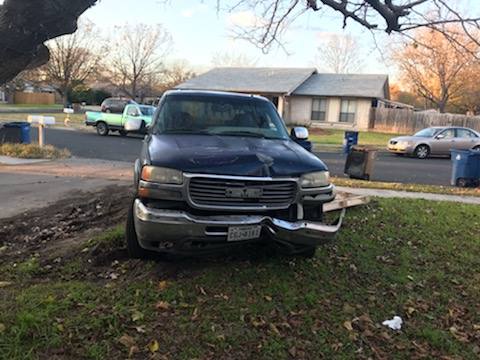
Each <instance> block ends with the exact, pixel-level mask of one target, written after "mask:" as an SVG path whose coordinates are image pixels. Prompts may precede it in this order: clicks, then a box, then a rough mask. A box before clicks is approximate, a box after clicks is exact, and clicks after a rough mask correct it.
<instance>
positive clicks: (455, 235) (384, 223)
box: [0, 199, 480, 359]
mask: <svg viewBox="0 0 480 360" xmlns="http://www.w3.org/2000/svg"><path fill="white" fill-rule="evenodd" d="M479 234H480V207H478V206H469V205H460V204H458V205H452V204H451V203H437V202H427V201H418V200H399V199H383V200H376V201H374V202H373V203H372V204H370V205H368V206H366V207H362V208H357V209H353V210H350V211H349V212H348V216H347V219H346V223H345V226H344V228H343V230H342V232H341V235H340V236H339V237H338V239H337V241H336V243H335V244H333V245H329V246H323V247H321V248H319V250H318V251H317V255H316V257H315V258H314V259H309V260H306V259H302V258H290V257H281V256H279V255H275V254H272V253H271V252H269V251H267V250H263V249H258V248H255V249H253V250H249V249H246V250H245V251H244V252H243V251H237V252H236V254H235V255H231V256H217V257H215V258H213V259H212V258H210V259H202V260H200V259H197V260H192V259H190V260H183V261H177V262H170V263H165V262H154V261H143V262H142V261H135V260H127V259H126V258H125V256H123V255H121V254H123V250H122V247H123V240H122V239H123V230H122V229H121V228H116V229H113V230H111V231H109V232H107V233H105V234H104V235H103V236H101V237H96V238H93V239H91V240H89V242H88V243H87V244H82V245H81V247H79V248H78V249H75V251H73V250H74V249H72V253H71V254H69V255H68V254H67V255H65V256H64V257H62V258H54V259H49V258H48V254H45V253H42V249H38V251H37V252H36V253H35V252H33V253H29V254H24V258H23V259H19V258H18V257H17V258H16V259H10V258H5V257H4V259H6V260H5V262H4V263H3V264H2V265H0V274H1V275H0V276H1V278H0V358H3V359H37V358H40V359H50V358H61V359H78V358H86V359H106V358H109V359H119V358H128V357H131V358H135V359H145V358H150V357H151V358H155V359H164V358H165V359H193V358H195V359H291V358H297V359H301V358H306V359H319V358H327V359H331V358H335V359H352V358H364V359H367V358H389V359H407V358H419V357H425V358H430V359H440V358H445V359H446V358H448V359H457V358H458V359H460V358H463V359H478V357H479V355H480V348H479V344H480V301H479V299H480V273H479V269H480V257H479V256H478V254H480V236H479ZM45 241H46V242H48V238H46V239H45ZM0 245H1V242H0ZM79 246H80V245H79ZM1 251H2V248H1V247H0V254H1ZM3 251H5V249H4V250H3ZM99 253H101V254H103V255H102V256H99V255H98V254H99ZM108 254H117V257H112V256H110V257H109V256H107V255H108ZM118 254H120V255H118ZM114 259H115V260H114ZM394 315H399V316H401V317H402V318H403V320H404V324H403V327H402V330H401V331H393V330H390V329H388V328H386V327H385V326H382V325H381V323H382V322H383V321H384V320H386V319H391V318H392V317H393V316H394Z"/></svg>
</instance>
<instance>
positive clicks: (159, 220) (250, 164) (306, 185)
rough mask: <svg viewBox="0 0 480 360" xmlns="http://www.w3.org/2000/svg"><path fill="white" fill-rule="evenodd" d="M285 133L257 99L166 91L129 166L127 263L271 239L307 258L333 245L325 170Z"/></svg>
mask: <svg viewBox="0 0 480 360" xmlns="http://www.w3.org/2000/svg"><path fill="white" fill-rule="evenodd" d="M307 138H308V131H307V129H305V128H294V129H293V130H292V133H291V135H289V134H288V131H287V128H286V126H285V124H284V122H283V120H282V119H281V117H280V115H279V114H278V112H277V111H276V109H275V107H274V106H273V104H272V103H271V102H270V101H268V100H267V99H265V98H263V97H259V96H250V95H241V94H233V93H221V92H207V91H170V92H167V93H166V94H165V95H164V96H163V97H162V99H161V101H160V104H159V109H158V110H157V111H156V115H155V119H154V120H153V123H152V126H151V127H150V129H149V134H148V135H147V137H146V138H145V141H144V145H143V149H142V151H141V154H140V158H139V159H138V160H137V161H136V162H135V172H134V174H135V190H136V195H135V198H134V200H133V202H132V204H131V207H130V208H129V212H128V220H127V226H126V241H127V247H128V251H129V253H130V255H131V256H133V257H144V256H145V255H147V254H148V253H149V252H159V253H170V254H172V253H173V254H194V253H195V254H196V253H205V252H211V251H216V250H218V249H222V248H225V247H229V246H234V245H235V244H239V243H246V242H258V241H267V240H271V241H273V242H275V243H276V244H277V245H278V246H280V247H281V248H283V249H285V250H287V251H288V252H289V253H296V254H303V255H308V256H313V254H314V252H315V249H316V247H317V246H318V245H319V244H322V243H323V242H325V241H328V240H331V239H333V238H334V236H335V235H336V233H337V232H338V231H339V229H340V226H341V223H342V218H343V215H344V211H343V212H342V215H341V216H340V218H339V219H338V221H337V222H335V223H333V224H330V225H327V224H325V223H323V204H325V203H327V202H330V201H332V200H334V198H335V190H334V186H333V185H332V184H331V182H330V178H329V173H328V169H327V167H326V165H325V164H324V163H323V162H322V161H321V160H320V159H319V158H318V157H316V156H315V155H314V154H312V153H310V152H309V151H307V150H306V149H305V148H304V147H302V145H300V144H303V145H304V146H305V147H307V146H308V144H307V143H308V142H307V141H305V140H306V139H307Z"/></svg>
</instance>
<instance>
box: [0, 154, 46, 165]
mask: <svg viewBox="0 0 480 360" xmlns="http://www.w3.org/2000/svg"><path fill="white" fill-rule="evenodd" d="M50 161H52V160H50V159H20V158H14V157H10V156H0V165H8V166H15V165H29V164H39V163H44V162H50Z"/></svg>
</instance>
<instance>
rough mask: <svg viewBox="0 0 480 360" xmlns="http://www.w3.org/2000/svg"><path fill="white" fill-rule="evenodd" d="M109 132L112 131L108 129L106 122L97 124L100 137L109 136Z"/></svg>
mask: <svg viewBox="0 0 480 360" xmlns="http://www.w3.org/2000/svg"><path fill="white" fill-rule="evenodd" d="M109 132H110V129H109V128H108V125H107V124H106V123H105V122H103V121H99V122H98V123H97V134H98V135H100V136H107V135H108V133H109Z"/></svg>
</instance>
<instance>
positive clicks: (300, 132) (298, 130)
mask: <svg viewBox="0 0 480 360" xmlns="http://www.w3.org/2000/svg"><path fill="white" fill-rule="evenodd" d="M291 136H292V138H293V139H294V140H307V139H308V130H307V128H304V127H294V128H293V129H292V133H291Z"/></svg>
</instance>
